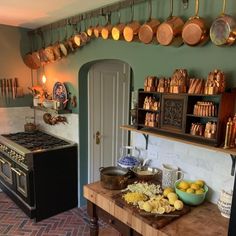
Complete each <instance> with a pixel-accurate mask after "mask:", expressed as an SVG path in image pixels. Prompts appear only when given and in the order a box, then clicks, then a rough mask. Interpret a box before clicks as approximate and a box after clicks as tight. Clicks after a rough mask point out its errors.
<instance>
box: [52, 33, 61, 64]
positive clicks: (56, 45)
mask: <svg viewBox="0 0 236 236" xmlns="http://www.w3.org/2000/svg"><path fill="white" fill-rule="evenodd" d="M56 32H57V36H58V38H57V41H56V42H55V43H54V44H53V53H54V57H55V61H58V60H60V59H61V50H60V46H59V40H60V35H59V28H57V29H56Z"/></svg>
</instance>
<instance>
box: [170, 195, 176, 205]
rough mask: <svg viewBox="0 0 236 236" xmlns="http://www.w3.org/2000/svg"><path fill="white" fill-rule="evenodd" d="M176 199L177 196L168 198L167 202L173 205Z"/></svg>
mask: <svg viewBox="0 0 236 236" xmlns="http://www.w3.org/2000/svg"><path fill="white" fill-rule="evenodd" d="M176 200H178V198H175V197H173V198H170V199H169V203H170V205H172V206H173V205H174V203H175V201H176Z"/></svg>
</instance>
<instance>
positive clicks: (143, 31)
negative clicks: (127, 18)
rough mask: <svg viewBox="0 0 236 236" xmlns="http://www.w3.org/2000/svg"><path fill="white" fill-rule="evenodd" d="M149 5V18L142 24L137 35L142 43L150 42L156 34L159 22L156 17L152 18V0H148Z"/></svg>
mask: <svg viewBox="0 0 236 236" xmlns="http://www.w3.org/2000/svg"><path fill="white" fill-rule="evenodd" d="M148 6H149V18H148V21H147V22H146V23H145V24H143V25H142V26H141V27H140V29H139V32H138V37H139V39H140V41H141V42H143V43H146V44H147V43H151V42H152V40H153V37H154V36H156V32H157V28H158V26H159V25H160V24H161V22H160V21H159V20H157V19H152V2H151V0H149V1H148Z"/></svg>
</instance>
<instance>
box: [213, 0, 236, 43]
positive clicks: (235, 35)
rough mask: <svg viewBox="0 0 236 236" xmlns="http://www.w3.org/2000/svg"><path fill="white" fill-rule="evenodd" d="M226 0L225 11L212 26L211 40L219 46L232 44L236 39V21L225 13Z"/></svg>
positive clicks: (224, 0) (224, 2)
mask: <svg viewBox="0 0 236 236" xmlns="http://www.w3.org/2000/svg"><path fill="white" fill-rule="evenodd" d="M225 8H226V0H223V11H222V13H221V15H220V16H219V17H217V18H216V19H215V20H214V21H213V23H212V25H211V28H210V38H211V41H212V42H213V43H214V44H215V45H217V46H223V45H231V44H233V43H234V41H235V39H236V21H235V19H234V18H233V17H232V16H230V15H226V14H225Z"/></svg>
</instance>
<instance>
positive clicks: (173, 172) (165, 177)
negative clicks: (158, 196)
mask: <svg viewBox="0 0 236 236" xmlns="http://www.w3.org/2000/svg"><path fill="white" fill-rule="evenodd" d="M162 166H163V170H162V188H163V189H164V188H167V187H171V188H174V186H175V182H176V181H177V180H179V179H183V178H184V173H183V172H182V171H180V170H178V167H177V166H173V165H170V164H162ZM179 176H180V177H179Z"/></svg>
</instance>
